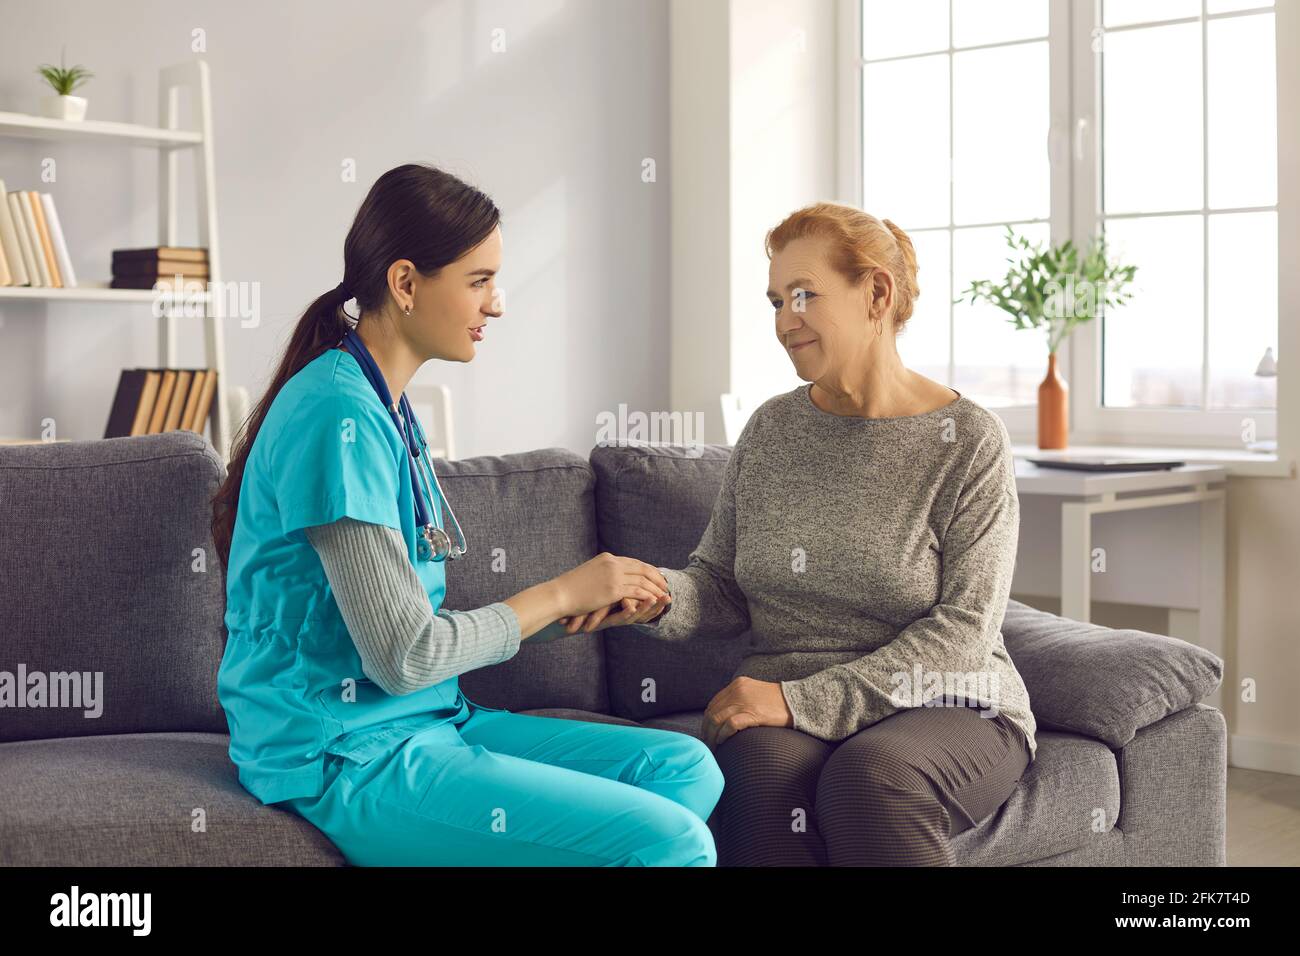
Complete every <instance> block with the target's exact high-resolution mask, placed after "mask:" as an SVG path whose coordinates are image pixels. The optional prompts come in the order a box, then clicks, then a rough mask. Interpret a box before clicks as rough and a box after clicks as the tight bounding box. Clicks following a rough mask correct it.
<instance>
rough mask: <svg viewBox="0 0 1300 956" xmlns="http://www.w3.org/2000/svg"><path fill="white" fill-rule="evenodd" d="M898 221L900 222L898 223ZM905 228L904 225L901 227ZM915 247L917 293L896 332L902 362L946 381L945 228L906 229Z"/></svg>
mask: <svg viewBox="0 0 1300 956" xmlns="http://www.w3.org/2000/svg"><path fill="white" fill-rule="evenodd" d="M899 225H902V224H901V223H899ZM903 228H904V229H905V230H906V229H907V227H906V226H904V227H903ZM907 234H908V236H910V237H911V239H912V247H913V248H914V249H915V250H916V281H917V285H918V286H920V288H921V294H920V295H918V296H917V297H916V302H915V304H914V305H913V307H912V317H911V318H910V319H908V320H907V324H906V325H904V326H903V333H902V334H901V335H899V336H898V355H899V357H900V358H901V359H902V360H903V364H904V365H906V366H907V367H908V368H910V369H912V370H913V371H915V372H920V373H921V374H922V375H924V376H926V377H927V378H932V379H934V380H935V381H936V382H945V383H946V382H947V381H948V309H949V306H950V304H951V302H952V293H951V292H950V291H949V290H950V289H951V288H952V276H951V275H950V273H949V270H948V265H949V263H948V231H947V230H946V229H944V230H939V231H932V232H912V231H910V230H908V231H907Z"/></svg>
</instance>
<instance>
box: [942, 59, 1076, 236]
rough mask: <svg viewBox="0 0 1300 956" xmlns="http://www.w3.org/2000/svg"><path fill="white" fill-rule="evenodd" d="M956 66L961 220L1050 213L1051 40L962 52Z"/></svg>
mask: <svg viewBox="0 0 1300 956" xmlns="http://www.w3.org/2000/svg"><path fill="white" fill-rule="evenodd" d="M953 70H954V73H953V84H952V85H953V221H954V222H957V223H977V222H1007V221H1012V220H1017V219H1046V218H1047V216H1048V215H1049V214H1050V213H1051V201H1052V200H1051V184H1050V181H1049V176H1050V166H1049V164H1048V157H1047V129H1048V126H1049V125H1050V122H1051V107H1050V104H1049V103H1048V91H1049V87H1050V75H1049V72H1048V68H1047V42H1046V41H1043V42H1041V43H1025V44H1018V45H1016V46H1009V47H992V48H990V49H987V50H972V51H970V52H969V53H957V54H954V56H953ZM1009 104H1013V105H1010V107H1009Z"/></svg>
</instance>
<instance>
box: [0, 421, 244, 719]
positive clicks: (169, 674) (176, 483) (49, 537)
mask: <svg viewBox="0 0 1300 956" xmlns="http://www.w3.org/2000/svg"><path fill="white" fill-rule="evenodd" d="M224 477H225V466H224V465H223V464H222V462H221V459H220V458H219V457H218V456H217V454H216V452H215V451H214V450H213V448H212V446H211V444H209V443H208V441H207V439H205V438H202V437H200V436H199V435H197V434H195V433H194V432H188V431H172V432H165V433H163V434H160V435H140V436H137V437H134V438H110V439H107V440H102V441H78V442H50V443H45V444H38V445H13V446H4V447H0V501H2V502H3V503H4V504H3V506H2V507H3V515H4V518H3V520H2V521H0V582H3V587H0V648H3V650H2V651H0V671H3V672H7V673H8V674H9V675H13V677H5V676H4V675H0V681H3V682H5V684H6V685H7V686H8V687H9V688H10V689H13V687H14V684H15V683H16V681H14V678H15V677H17V675H18V673H19V672H20V671H22V672H24V673H25V675H26V678H27V682H28V683H29V686H37V683H36V682H44V681H46V680H48V681H49V682H50V686H51V687H53V686H55V685H58V686H59V687H60V688H61V691H60V694H59V698H60V700H61V701H63V702H65V703H67V702H71V703H79V706H50V704H53V703H55V701H54V699H53V698H52V697H51V698H47V701H46V704H47V706H38V707H12V706H9V705H8V703H7V702H6V704H5V705H4V709H3V711H2V713H3V717H0V740H29V739H39V738H44V737H73V736H78V735H82V734H116V733H128V732H139V731H169V730H198V731H209V732H216V733H224V732H225V731H226V730H227V726H226V716H225V712H224V711H223V710H222V709H221V703H220V701H219V700H218V699H217V691H216V677H217V669H218V667H219V666H220V663H221V655H222V652H223V650H224V649H225V641H226V629H225V623H224V620H223V615H224V613H225V607H226V584H225V571H224V568H223V567H222V565H221V560H220V559H219V558H218V557H217V555H216V551H215V550H214V548H213V544H212V535H211V530H210V527H209V522H210V521H211V519H212V511H211V506H210V505H209V501H210V500H211V497H212V495H213V494H214V493H215V492H216V490H217V486H218V484H219V483H220V482H221V480H222V479H224ZM58 674H61V675H64V676H62V677H59V676H52V675H58ZM72 675H80V676H82V677H83V678H84V680H83V681H80V682H74V681H73V680H71V677H72ZM74 684H80V685H81V686H82V687H84V689H85V690H86V691H88V692H89V696H90V697H91V698H97V699H94V700H93V701H88V700H87V699H85V698H83V699H81V700H80V701H79V702H78V701H74V700H72V699H71V698H70V697H69V696H67V693H69V692H70V691H71V690H72V688H73V686H74ZM96 687H98V688H99V692H98V694H97V692H96ZM17 689H18V690H20V691H21V690H22V688H17ZM96 711H98V716H91V715H92V714H94V713H95V712H96Z"/></svg>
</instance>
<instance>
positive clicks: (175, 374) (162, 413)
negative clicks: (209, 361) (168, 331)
mask: <svg viewBox="0 0 1300 956" xmlns="http://www.w3.org/2000/svg"><path fill="white" fill-rule="evenodd" d="M216 391H217V372H216V370H215V369H210V368H129V369H123V370H122V374H121V376H120V377H119V378H118V382H117V394H116V395H114V396H113V405H112V408H111V409H110V411H109V414H108V425H107V426H106V427H105V429H104V437H105V438H126V437H129V436H134V435H157V434H160V433H162V432H169V431H176V430H177V429H184V430H186V431H192V432H198V433H199V434H200V435H201V434H203V431H204V429H205V428H206V427H207V424H208V419H209V417H210V416H211V413H212V402H213V399H214V397H215V396H216Z"/></svg>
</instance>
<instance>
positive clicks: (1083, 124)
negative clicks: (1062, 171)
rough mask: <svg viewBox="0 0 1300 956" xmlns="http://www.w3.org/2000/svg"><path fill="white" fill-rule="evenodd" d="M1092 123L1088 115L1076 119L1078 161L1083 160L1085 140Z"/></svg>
mask: <svg viewBox="0 0 1300 956" xmlns="http://www.w3.org/2000/svg"><path fill="white" fill-rule="evenodd" d="M1091 125H1092V124H1091V123H1090V122H1089V121H1088V117H1086V116H1080V117H1079V118H1078V119H1076V120H1075V121H1074V161H1075V162H1076V163H1081V162H1083V157H1084V152H1083V146H1084V140H1085V139H1086V138H1087V136H1088V134H1089V132H1090V130H1091Z"/></svg>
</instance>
